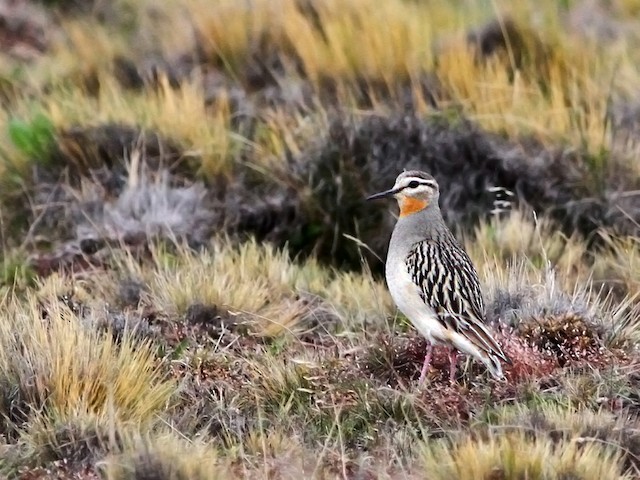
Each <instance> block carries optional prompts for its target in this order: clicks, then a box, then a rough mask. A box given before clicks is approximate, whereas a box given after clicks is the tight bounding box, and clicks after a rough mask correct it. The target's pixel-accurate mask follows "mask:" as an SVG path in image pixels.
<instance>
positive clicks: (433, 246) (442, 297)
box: [407, 238, 508, 361]
mask: <svg viewBox="0 0 640 480" xmlns="http://www.w3.org/2000/svg"><path fill="white" fill-rule="evenodd" d="M407 268H408V270H409V273H410V275H411V277H412V280H413V281H414V283H415V284H416V285H417V286H418V287H419V289H420V295H421V297H422V300H423V301H424V302H425V303H426V304H428V305H429V306H431V308H433V310H434V311H435V312H436V314H437V315H438V320H440V322H441V323H442V325H443V326H444V327H445V328H447V329H449V330H453V331H455V332H457V333H459V334H461V335H463V336H464V337H465V338H467V339H468V340H469V341H471V342H472V343H473V344H474V345H476V346H477V347H478V348H480V349H481V350H483V351H485V352H487V353H491V354H494V355H497V356H499V357H500V358H502V359H504V360H505V361H508V360H507V358H506V356H505V354H504V353H503V351H502V348H500V345H498V343H497V342H496V341H495V340H494V339H493V337H492V336H491V334H490V333H489V331H488V330H487V328H486V326H485V325H484V319H485V311H484V301H483V298H482V291H481V290H480V282H479V280H478V273H477V272H476V269H475V267H474V266H473V263H472V262H471V259H470V258H469V256H468V255H467V253H466V252H465V251H464V249H463V248H462V247H461V246H460V245H458V243H457V242H456V241H455V239H453V238H451V239H449V240H446V239H442V240H439V241H428V240H426V241H423V242H418V243H416V244H415V246H414V247H413V248H412V249H411V251H410V252H409V255H408V256H407Z"/></svg>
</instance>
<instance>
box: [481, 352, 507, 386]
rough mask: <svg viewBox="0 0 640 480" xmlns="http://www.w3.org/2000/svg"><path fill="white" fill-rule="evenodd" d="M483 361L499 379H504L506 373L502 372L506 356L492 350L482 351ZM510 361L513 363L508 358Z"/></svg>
mask: <svg viewBox="0 0 640 480" xmlns="http://www.w3.org/2000/svg"><path fill="white" fill-rule="evenodd" d="M482 353H483V354H484V355H483V356H482V363H484V364H485V365H486V366H487V369H488V370H489V372H490V373H491V375H493V377H494V378H496V379H498V380H504V373H502V362H503V361H505V358H502V357H500V356H498V355H496V354H494V353H492V352H482ZM506 360H507V362H508V363H511V362H510V361H509V359H508V358H507V359H506Z"/></svg>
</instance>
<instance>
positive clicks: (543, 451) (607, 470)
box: [424, 432, 633, 480]
mask: <svg viewBox="0 0 640 480" xmlns="http://www.w3.org/2000/svg"><path fill="white" fill-rule="evenodd" d="M525 452H526V453H525ZM424 460H425V474H426V475H428V477H429V478H434V479H445V478H460V479H472V478H473V479H475V478H491V476H496V475H500V476H502V477H504V478H550V479H556V478H557V479H560V478H565V476H567V475H569V476H572V475H575V476H577V477H579V478H585V479H594V480H595V479H614V478H615V479H623V478H629V479H631V478H633V477H632V476H631V475H625V474H624V473H623V472H624V468H623V464H622V460H621V458H620V454H619V453H612V452H611V451H609V449H608V448H607V447H606V446H603V445H601V444H599V443H598V442H597V441H596V442H590V441H588V440H586V439H585V440H584V441H569V442H563V443H560V444H559V445H557V446H556V445H554V444H553V442H552V441H551V440H549V439H546V438H536V437H534V438H533V439H532V438H530V436H528V435H527V434H526V433H524V432H523V433H516V434H504V435H503V434H492V435H489V437H488V438H487V439H473V438H466V439H463V440H461V441H460V442H459V443H454V444H453V445H451V444H450V443H449V442H446V441H444V442H440V443H436V444H435V445H430V446H427V447H426V448H425V454H424Z"/></svg>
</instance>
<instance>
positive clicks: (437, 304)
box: [367, 170, 511, 385]
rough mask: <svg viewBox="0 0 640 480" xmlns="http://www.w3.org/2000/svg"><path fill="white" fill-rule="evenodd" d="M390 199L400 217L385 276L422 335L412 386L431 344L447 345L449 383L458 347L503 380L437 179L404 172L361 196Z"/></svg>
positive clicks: (498, 353)
mask: <svg viewBox="0 0 640 480" xmlns="http://www.w3.org/2000/svg"><path fill="white" fill-rule="evenodd" d="M390 197H394V198H395V199H396V200H397V201H398V205H399V207H400V215H399V217H398V220H397V222H396V224H395V227H394V229H393V233H392V234H391V240H390V242H389V250H388V253H387V260H386V263H385V278H386V282H387V287H388V288H389V292H390V293H391V297H392V298H393V301H394V302H395V304H396V305H397V307H398V309H399V310H400V311H401V312H402V313H403V314H404V315H405V316H406V317H407V318H408V319H409V320H410V321H411V323H412V324H413V325H414V326H415V327H416V329H417V330H418V331H419V332H420V333H421V334H422V335H423V336H424V337H425V338H426V339H427V351H426V354H425V357H424V363H423V366H422V370H421V372H420V378H419V380H418V385H422V383H423V382H424V379H425V377H426V374H427V371H428V370H429V367H430V364H431V356H432V352H433V346H434V345H435V344H441V345H445V346H447V347H449V349H450V350H449V361H450V367H449V380H450V382H452V383H453V382H455V374H456V360H457V354H458V351H460V352H462V353H466V354H468V355H470V356H471V357H473V358H475V359H477V360H479V361H481V362H482V363H484V364H485V365H486V367H487V369H488V370H489V372H490V373H491V374H492V376H493V377H495V378H497V379H504V374H503V372H502V365H501V361H503V362H505V363H507V364H510V363H511V361H510V359H509V358H508V357H507V355H505V353H504V351H503V350H502V348H501V346H500V345H499V344H498V342H497V341H496V340H495V339H494V338H493V337H492V335H491V332H490V331H489V329H488V327H487V325H486V316H485V307H484V300H483V296H482V291H481V288H480V281H479V279H478V273H477V271H476V268H475V267H474V265H473V262H472V261H471V259H470V258H469V255H468V254H467V252H466V251H465V250H464V248H463V247H462V246H461V245H460V244H459V243H458V241H457V240H456V239H455V237H454V235H453V233H451V230H449V228H448V227H447V225H446V224H445V222H444V219H443V218H442V212H441V211H440V206H439V204H438V201H439V198H440V187H439V185H438V182H437V181H436V179H435V178H434V177H433V176H431V175H430V174H428V173H426V172H423V171H418V170H410V171H407V170H405V171H403V172H402V173H400V175H398V177H397V178H396V181H395V184H394V185H393V187H392V188H391V189H389V190H386V191H383V192H380V193H376V194H374V195H370V196H369V197H367V200H376V199H381V198H390Z"/></svg>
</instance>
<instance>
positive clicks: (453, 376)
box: [449, 348, 458, 383]
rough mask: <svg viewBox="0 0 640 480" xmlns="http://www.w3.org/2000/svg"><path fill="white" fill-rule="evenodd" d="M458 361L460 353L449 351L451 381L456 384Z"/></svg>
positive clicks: (453, 349) (454, 350)
mask: <svg viewBox="0 0 640 480" xmlns="http://www.w3.org/2000/svg"><path fill="white" fill-rule="evenodd" d="M457 360H458V351H457V350H456V349H455V348H452V349H451V351H449V381H450V382H451V383H454V382H455V381H456V363H457Z"/></svg>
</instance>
